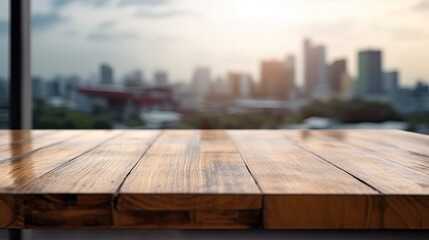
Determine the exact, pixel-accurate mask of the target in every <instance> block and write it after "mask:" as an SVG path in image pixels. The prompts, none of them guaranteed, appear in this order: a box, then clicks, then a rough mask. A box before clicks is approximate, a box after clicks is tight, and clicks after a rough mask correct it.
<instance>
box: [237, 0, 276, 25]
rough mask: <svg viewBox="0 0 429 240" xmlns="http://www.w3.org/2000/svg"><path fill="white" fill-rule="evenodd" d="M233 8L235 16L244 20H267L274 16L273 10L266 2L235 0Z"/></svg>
mask: <svg viewBox="0 0 429 240" xmlns="http://www.w3.org/2000/svg"><path fill="white" fill-rule="evenodd" d="M234 7H235V13H236V15H237V16H238V17H239V18H242V19H244V20H262V19H269V18H272V17H273V15H274V14H275V9H274V8H273V6H272V5H270V4H269V2H268V1H260V0H237V1H236V2H235V6H234Z"/></svg>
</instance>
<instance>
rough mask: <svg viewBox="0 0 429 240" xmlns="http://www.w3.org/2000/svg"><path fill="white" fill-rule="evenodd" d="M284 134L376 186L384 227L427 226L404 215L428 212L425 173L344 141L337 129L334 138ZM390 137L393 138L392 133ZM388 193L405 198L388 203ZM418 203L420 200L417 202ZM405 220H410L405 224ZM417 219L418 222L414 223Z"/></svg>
mask: <svg viewBox="0 0 429 240" xmlns="http://www.w3.org/2000/svg"><path fill="white" fill-rule="evenodd" d="M283 134H284V135H285V136H286V137H288V138H290V139H292V140H294V141H295V142H296V143H298V144H300V145H301V146H303V147H304V148H306V149H309V150H310V151H313V152H314V153H315V154H317V155H318V156H320V157H322V158H324V159H325V160H326V161H329V162H330V163H332V164H334V165H336V166H338V167H339V168H341V169H343V170H344V171H346V172H348V173H350V174H351V175H353V176H355V177H357V178H359V179H360V180H361V181H363V182H365V183H367V184H368V185H370V186H372V187H373V188H375V189H377V190H378V191H379V192H380V193H381V194H382V203H383V215H382V222H383V227H384V228H397V227H398V224H397V223H398V222H403V224H402V226H403V227H404V228H406V227H409V228H429V225H427V223H428V222H427V220H425V218H422V217H420V218H418V217H412V218H409V217H410V216H411V215H410V214H407V211H408V210H406V209H413V208H418V210H417V211H418V212H419V213H421V214H422V215H423V216H426V215H429V208H428V203H427V199H428V198H427V196H428V194H429V175H428V174H426V173H424V172H422V171H420V170H416V169H415V168H413V167H407V166H405V165H404V164H399V163H396V162H394V161H391V160H389V159H388V158H383V157H380V156H377V155H375V154H373V153H370V152H368V151H365V150H364V149H361V148H359V147H355V146H352V145H350V144H347V141H346V140H345V138H344V134H347V132H343V131H338V132H336V133H335V134H337V135H339V136H337V139H334V138H332V137H326V136H323V134H321V133H320V132H318V131H288V132H283ZM331 134H332V133H331ZM385 134H386V135H388V136H389V132H385ZM325 135H326V134H325ZM341 135H343V136H342V138H343V140H338V138H341ZM362 135H370V132H367V131H365V132H363V133H362ZM391 138H394V137H393V136H391ZM403 161H408V159H403ZM390 196H396V197H395V198H394V199H398V198H401V196H402V197H404V198H403V199H402V200H396V201H395V202H396V204H388V203H389V202H390V199H392V198H391V197H390ZM419 202H423V203H422V204H416V203H419ZM399 203H401V204H402V205H400V204H399ZM392 213H395V214H392ZM407 221H409V223H406V222H407ZM416 221H417V222H418V224H416V223H415V222H416ZM404 222H405V223H404Z"/></svg>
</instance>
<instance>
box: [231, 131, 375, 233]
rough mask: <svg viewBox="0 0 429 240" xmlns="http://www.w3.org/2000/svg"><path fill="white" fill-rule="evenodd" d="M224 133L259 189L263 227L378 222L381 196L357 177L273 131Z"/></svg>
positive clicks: (361, 225) (346, 225)
mask: <svg viewBox="0 0 429 240" xmlns="http://www.w3.org/2000/svg"><path fill="white" fill-rule="evenodd" d="M229 134H230V135H231V136H232V138H233V139H234V141H235V143H236V145H237V147H238V149H239V150H240V152H241V154H242V156H243V159H244V160H245V162H246V164H247V166H248V168H249V170H250V172H251V173H252V175H253V176H254V178H255V179H256V181H257V183H258V184H259V186H260V187H261V189H262V192H263V194H264V220H263V221H264V228H269V229H273V228H274V229H281V228H378V227H380V225H381V222H380V198H379V196H378V194H377V192H376V191H374V190H373V189H371V188H369V187H368V186H366V185H365V184H363V183H361V182H360V181H358V180H357V179H355V178H353V177H352V176H350V175H348V174H347V173H345V172H344V171H342V170H340V169H338V168H336V167H334V166H332V165H331V164H329V163H327V162H326V161H324V160H322V159H320V158H319V157H317V156H315V155H314V154H312V153H310V152H308V151H306V150H304V149H302V148H300V147H299V146H297V145H295V144H293V143H292V142H291V141H288V140H287V139H286V138H285V137H283V136H282V135H281V134H279V133H278V132H277V131H258V130H253V131H251V130H248V131H229ZM315 166H317V167H315ZM307 205H308V206H307ZM333 206H338V207H333ZM327 207H329V208H327ZM352 209H353V210H354V211H351V210H352ZM345 213H347V214H345Z"/></svg>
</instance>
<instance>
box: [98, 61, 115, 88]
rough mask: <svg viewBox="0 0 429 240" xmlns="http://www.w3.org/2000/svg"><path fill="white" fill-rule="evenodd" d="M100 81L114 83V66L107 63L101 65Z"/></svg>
mask: <svg viewBox="0 0 429 240" xmlns="http://www.w3.org/2000/svg"><path fill="white" fill-rule="evenodd" d="M100 83H101V84H113V68H112V67H111V66H109V65H107V64H101V66H100Z"/></svg>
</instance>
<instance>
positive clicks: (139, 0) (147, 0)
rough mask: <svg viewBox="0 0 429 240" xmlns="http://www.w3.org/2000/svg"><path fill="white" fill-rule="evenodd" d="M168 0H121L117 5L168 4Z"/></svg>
mask: <svg viewBox="0 0 429 240" xmlns="http://www.w3.org/2000/svg"><path fill="white" fill-rule="evenodd" d="M169 2H170V0H121V1H120V2H119V6H129V5H143V6H158V5H165V4H168V3H169Z"/></svg>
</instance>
